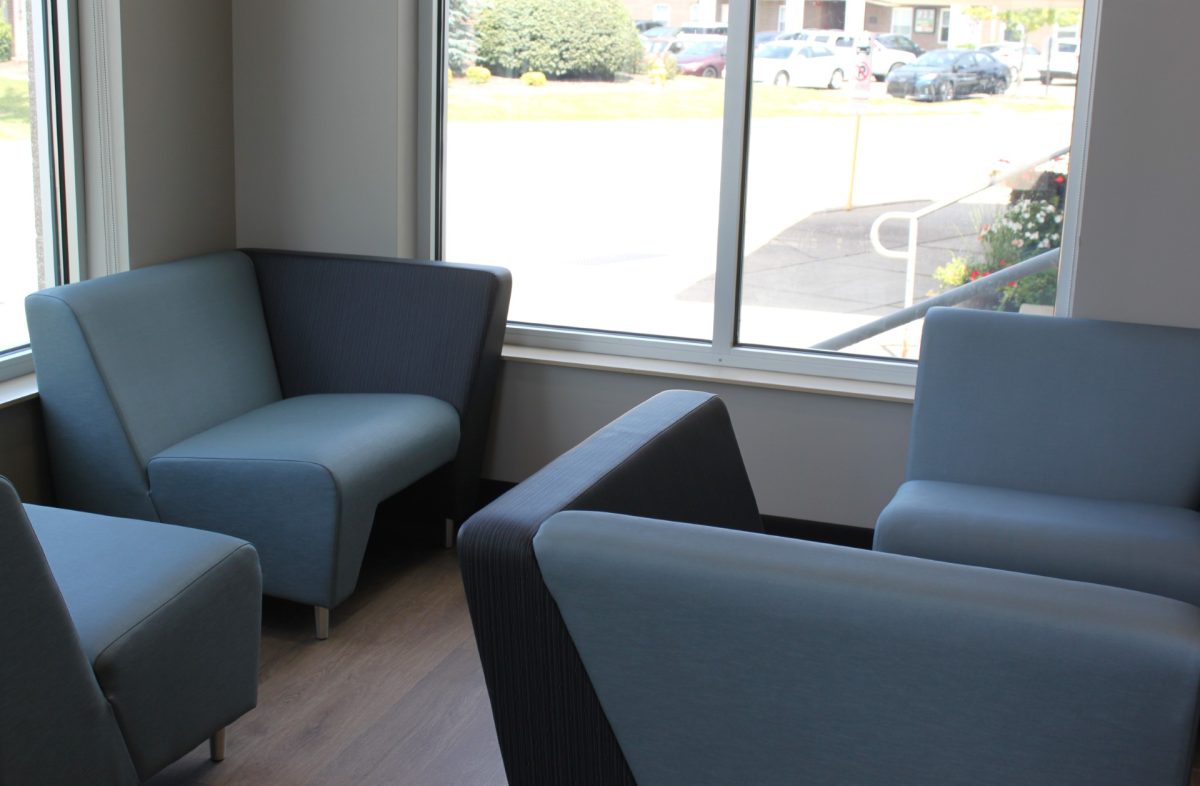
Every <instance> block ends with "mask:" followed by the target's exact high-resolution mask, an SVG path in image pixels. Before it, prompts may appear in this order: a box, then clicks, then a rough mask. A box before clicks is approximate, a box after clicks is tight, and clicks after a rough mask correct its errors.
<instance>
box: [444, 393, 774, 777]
mask: <svg viewBox="0 0 1200 786" xmlns="http://www.w3.org/2000/svg"><path fill="white" fill-rule="evenodd" d="M568 509H574V510H599V511H609V512H617V513H628V514H632V515H640V516H649V517H655V518H668V519H685V520H688V521H695V522H697V523H701V524H708V525H712V526H716V527H723V528H731V529H743V530H750V531H761V528H762V522H761V518H760V516H759V513H758V508H757V505H756V504H755V501H754V494H753V491H752V490H751V488H750V482H749V479H748V477H747V475H746V470H745V466H744V465H743V463H742V458H741V454H740V452H739V451H738V447H737V441H736V439H735V437H734V434H733V427H732V425H731V423H730V421H729V415H728V412H727V411H726V409H725V405H724V404H723V403H722V402H721V401H720V399H718V398H717V397H715V396H712V395H709V394H704V393H696V392H690V391H668V392H666V393H661V394H659V395H657V396H655V397H654V398H652V399H650V400H649V401H646V402H645V403H643V404H641V405H640V406H638V407H636V408H634V409H633V410H631V411H630V412H628V413H626V414H625V415H623V416H621V417H620V418H618V419H617V420H615V421H613V422H612V423H611V424H609V425H608V426H605V427H604V428H603V429H601V430H600V431H598V432H596V433H595V434H594V435H592V436H591V437H590V438H588V439H587V440H585V441H584V442H583V443H581V444H580V445H578V446H577V447H575V448H574V449H572V450H570V451H568V452H567V453H565V454H564V455H562V456H561V457H559V458H558V459H555V460H554V461H553V462H551V463H550V464H549V465H547V466H546V467H545V468H543V469H542V470H540V471H539V472H537V473H536V474H535V475H533V476H532V477H530V478H529V479H528V480H526V481H524V482H523V483H521V484H520V485H518V486H517V487H516V488H514V489H512V490H511V491H509V492H508V493H507V494H505V495H504V496H502V497H500V498H499V499H497V500H496V501H495V502H493V503H492V504H491V505H489V506H488V507H486V508H484V509H483V510H481V511H479V512H478V513H477V514H475V515H474V516H473V517H471V519H470V520H469V521H468V522H467V524H466V525H465V526H464V527H463V529H462V532H461V535H460V538H459V559H460V563H461V566H462V573H463V582H464V584H465V586H466V591H467V601H468V604H469V605H470V608H471V618H472V622H473V624H474V627H475V636H476V641H477V643H478V646H479V653H480V657H481V659H482V661H483V670H484V676H485V677H486V679H487V684H488V691H489V693H490V695H491V699H492V711H493V715H494V717H495V721H496V730H497V734H498V736H499V738H500V747H501V751H502V752H503V754H504V761H505V767H506V770H507V772H508V777H509V780H510V781H511V782H513V783H571V784H621V783H627V784H632V783H633V780H632V776H631V775H630V774H629V769H628V767H627V765H626V764H625V760H624V758H623V757H622V755H621V751H620V748H619V746H618V745H617V743H616V740H615V738H614V737H613V735H612V730H611V729H610V728H609V726H608V721H607V720H606V719H605V717H604V713H603V711H602V710H601V708H600V705H599V703H598V702H597V700H596V696H595V694H594V692H593V691H592V689H591V686H590V683H589V682H588V679H587V674H586V672H585V671H584V669H583V665H582V663H581V661H580V660H579V655H578V653H577V652H576V650H575V647H574V645H573V644H572V643H571V640H570V636H569V635H568V634H567V631H566V628H565V627H564V626H563V622H562V618H561V616H559V613H558V609H557V607H556V606H555V604H554V601H553V599H552V598H551V597H550V595H549V593H548V592H547V590H546V587H545V584H544V583H543V581H542V575H541V571H540V569H539V568H538V564H537V560H536V558H535V556H534V552H533V538H534V536H536V535H537V532H538V529H539V528H540V527H541V525H542V522H544V521H545V520H546V519H548V518H550V517H551V516H553V515H554V514H555V513H558V512H559V511H562V510H568Z"/></svg>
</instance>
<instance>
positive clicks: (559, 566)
mask: <svg viewBox="0 0 1200 786" xmlns="http://www.w3.org/2000/svg"><path fill="white" fill-rule="evenodd" d="M459 553H460V558H461V563H462V571H463V580H464V582H465V585H466V590H467V599H468V602H469V604H470V609H471V618H472V622H473V624H474V627H475V634H476V640H477V642H478V645H479V653H480V657H481V660H482V662H483V668H484V674H485V677H486V679H487V685H488V692H489V695H490V698H491V702H492V711H493V716H494V718H495V721H496V730H497V734H498V737H499V741H500V748H501V751H502V753H503V756H504V763H505V769H506V771H507V775H508V779H509V782H510V783H512V784H513V786H525V785H526V784H566V783H569V784H573V785H576V786H585V785H587V784H595V785H596V786H612V785H613V784H633V783H637V784H640V786H656V785H657V784H688V786H704V785H705V784H712V785H713V786H718V785H720V786H727V785H728V784H740V783H747V784H751V783H752V784H756V786H773V785H774V784H780V785H781V786H782V785H783V784H788V785H789V786H790V784H798V783H803V784H880V783H887V784H912V785H913V786H916V785H917V784H921V785H922V786H925V785H927V784H959V783H972V784H1008V785H1011V784H1067V783H1079V784H1084V783H1086V784H1089V785H1091V786H1095V785H1096V784H1112V785H1113V786H1118V785H1119V786H1128V784H1133V783H1136V784H1140V785H1141V786H1149V785H1150V784H1174V786H1184V784H1187V783H1188V779H1189V772H1190V762H1191V760H1192V753H1193V741H1194V739H1195V731H1196V726H1197V710H1198V709H1200V704H1198V696H1200V609H1198V608H1196V607H1194V606H1192V605H1190V604H1186V603H1181V602H1179V601H1177V600H1172V599H1169V598H1163V597H1157V596H1154V595H1149V594H1145V593H1140V592H1130V591H1127V590H1123V589H1118V588H1114V587H1107V586H1099V585H1095V584H1087V583H1083V582H1073V581H1064V580H1061V579H1054V578H1046V577H1042V576H1032V575H1027V574H1022V573H1013V572H1007V571H999V570H991V569H988V568H982V567H975V566H969V565H957V564H951V563H946V562H938V561H933V560H925V559H915V558H912V557H906V556H899V555H894V554H882V553H879V552H874V551H866V550H858V549H850V548H840V547H836V546H829V545H824V544H819V543H810V542H805V541H799V540H789V539H784V538H779V537H772V536H769V535H766V534H764V533H763V532H762V523H761V519H760V517H759V514H758V510H757V507H756V505H755V501H754V496H753V493H752V492H751V489H750V484H749V481H748V479H747V476H746V472H745V469H744V467H743V465H742V460H741V457H740V455H739V453H738V448H737V443H736V440H735V439H734V434H733V429H732V427H731V425H730V422H729V418H728V415H727V414H726V411H725V408H724V406H723V405H722V403H721V402H720V401H719V400H718V399H716V398H715V397H714V396H710V395H707V394H702V393H691V392H683V391H672V392H668V393H663V394H660V395H659V396H656V397H654V398H652V399H650V400H649V401H647V402H645V403H644V404H642V405H641V406H639V407H637V408H635V409H633V410H631V411H630V412H628V413H626V414H625V415H623V416H622V417H621V418H619V419H617V420H616V421H614V422H613V423H612V424H610V425H608V426H606V427H605V428H603V429H601V430H600V431H598V432H597V433H596V434H594V435H593V436H592V437H590V438H589V439H588V440H586V441H585V442H583V443H582V444H580V445H578V446H577V447H575V448H574V449H572V450H571V451H569V452H568V453H566V454H564V455H563V456H561V457H559V458H558V459H556V460H554V461H553V462H552V463H550V464H549V465H548V466H546V467H545V468H544V469H542V470H541V471H539V472H538V473H536V474H535V475H533V476H532V477H530V478H529V479H528V480H526V481H524V482H523V483H521V484H519V485H518V486H517V487H516V488H514V489H512V490H511V491H510V492H508V493H507V494H505V495H504V496H503V497H501V498H500V499H498V500H496V501H495V502H494V503H492V504H491V505H489V506H488V507H486V508H484V509H483V510H481V511H480V512H479V513H477V514H476V515H475V516H473V517H472V518H471V519H470V520H469V521H468V522H467V523H466V525H465V526H464V527H463V531H462V534H461V539H460V544H459Z"/></svg>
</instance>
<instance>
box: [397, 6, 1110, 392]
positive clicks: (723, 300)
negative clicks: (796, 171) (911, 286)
mask: <svg viewBox="0 0 1200 786" xmlns="http://www.w3.org/2000/svg"><path fill="white" fill-rule="evenodd" d="M1101 3H1102V0H1087V5H1086V9H1085V18H1084V26H1083V30H1084V33H1083V40H1084V42H1085V44H1086V46H1085V47H1084V49H1085V50H1086V52H1085V57H1084V58H1083V60H1082V61H1081V63H1080V76H1079V82H1078V87H1077V99H1076V107H1075V118H1074V130H1073V132H1072V162H1073V166H1072V177H1071V179H1070V183H1069V184H1068V208H1067V213H1066V216H1065V221H1066V227H1067V233H1065V235H1064V239H1063V246H1062V253H1061V259H1060V262H1059V282H1060V284H1059V300H1058V305H1057V307H1056V311H1057V313H1059V314H1062V315H1069V313H1070V311H1069V309H1070V301H1071V293H1072V290H1073V285H1074V270H1075V264H1074V257H1075V249H1076V248H1077V246H1078V237H1077V233H1078V216H1079V212H1080V208H1081V203H1082V183H1083V179H1084V176H1085V174H1086V161H1087V158H1086V152H1087V130H1088V125H1089V124H1088V122H1087V120H1088V118H1089V117H1090V115H1091V82H1092V73H1091V71H1092V62H1093V60H1094V56H1093V53H1092V50H1093V49H1094V47H1095V41H1096V39H1097V37H1098V36H1097V27H1098V20H1099V13H1100V6H1101ZM441 8H442V2H441V0H421V4H420V8H419V34H418V41H419V42H420V51H419V52H418V60H419V63H418V66H419V70H418V106H419V118H420V119H419V123H418V125H419V128H418V156H417V160H418V162H419V168H420V171H419V172H418V186H417V188H418V192H417V196H418V198H417V203H418V210H419V216H418V218H419V221H418V254H420V255H423V256H426V257H427V258H430V259H441V258H443V257H442V242H441V237H440V232H441V225H440V222H439V220H438V217H439V215H440V214H441V212H442V209H443V200H444V195H443V194H442V192H441V187H440V178H439V176H438V173H439V170H440V169H441V168H442V161H443V157H444V146H443V142H442V137H441V134H442V129H443V127H444V118H445V97H444V93H443V83H442V81H441V80H442V79H443V75H444V74H445V65H444V62H443V60H444V48H443V46H442V41H443V40H444V20H442V19H441ZM895 10H900V9H895ZM909 10H910V11H911V9H909ZM893 18H894V17H893ZM753 29H754V20H753V11H752V4H751V3H735V4H732V5H731V6H730V18H729V38H728V41H729V44H728V58H727V65H726V73H725V84H726V88H725V114H724V121H723V122H724V128H723V140H722V152H721V181H720V207H719V211H718V232H717V251H716V253H717V258H716V271H715V285H716V286H715V296H714V302H713V331H712V335H713V339H712V341H711V342H709V341H696V340H685V339H667V338H658V337H654V336H642V335H630V334H625V333H618V332H605V331H597V330H585V329H581V328H570V327H553V326H541V325H529V324H522V323H513V322H510V323H509V325H508V330H507V332H506V334H505V341H506V343H508V344H510V345H516V346H527V347H542V348H546V349H555V350H565V351H570V352H580V353H596V354H602V355H607V356H615V357H622V356H623V357H629V358H649V359H656V360H662V361H676V362H684V363H694V364H703V365H708V366H711V367H713V368H714V374H713V379H714V380H719V379H720V378H721V374H722V372H720V371H719V369H721V368H734V369H748V370H754V371H778V372H784V373H790V374H796V375H803V376H806V377H829V378H835V379H846V380H859V381H864V382H879V383H889V384H901V385H912V384H913V383H914V382H915V380H916V363H915V362H913V361H909V360H900V359H889V358H876V357H866V356H861V355H849V354H844V353H841V352H822V351H818V350H811V349H786V348H764V347H754V346H746V345H739V344H738V343H737V342H736V331H737V322H738V310H739V303H738V292H739V285H740V281H739V279H740V274H741V245H742V237H741V232H742V214H743V209H744V202H745V182H744V169H743V163H744V160H745V152H746V150H747V145H748V141H749V139H748V134H749V125H750V124H749V115H748V111H747V109H748V107H749V93H750V84H751V82H750V54H751V41H752V38H753V32H752V31H753ZM893 30H894V28H893ZM1071 232H1073V233H1075V234H1073V235H1072V234H1070V233H1071Z"/></svg>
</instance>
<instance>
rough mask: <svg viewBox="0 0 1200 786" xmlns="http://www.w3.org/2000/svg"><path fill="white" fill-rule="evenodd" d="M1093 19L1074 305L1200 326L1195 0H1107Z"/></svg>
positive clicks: (1132, 318)
mask: <svg viewBox="0 0 1200 786" xmlns="http://www.w3.org/2000/svg"><path fill="white" fill-rule="evenodd" d="M1100 23H1101V29H1100V39H1099V47H1098V49H1097V52H1098V58H1097V63H1096V72H1095V98H1094V101H1093V110H1092V122H1091V127H1090V143H1089V150H1088V162H1087V177H1086V180H1085V194H1084V198H1083V203H1082V204H1083V215H1082V218H1081V220H1080V224H1079V226H1080V233H1081V237H1080V243H1079V254H1078V260H1079V261H1078V270H1077V273H1076V280H1075V292H1074V305H1073V310H1072V313H1073V314H1075V315H1076V316H1084V317H1096V318H1104V319H1117V320H1122V321H1127V322H1150V323H1154V324H1162V325H1181V326H1186V327H1200V306H1198V305H1197V302H1198V300H1200V235H1198V234H1197V230H1196V226H1197V216H1196V204H1197V200H1196V194H1197V192H1198V191H1200V141H1198V140H1197V133H1196V129H1197V128H1200V102H1197V100H1196V98H1197V90H1196V81H1195V71H1196V69H1195V57H1194V55H1193V52H1194V49H1195V45H1194V39H1195V30H1196V29H1198V28H1200V3H1198V2H1194V1H1193V0H1188V2H1180V0H1139V2H1136V3H1128V2H1121V1H1120V0H1107V2H1105V3H1104V6H1103V12H1102V14H1101V20H1100ZM1150 52H1153V53H1154V54H1153V56H1150V57H1147V56H1146V54H1147V53H1150ZM1075 163H1076V162H1072V164H1073V165H1074V164H1075Z"/></svg>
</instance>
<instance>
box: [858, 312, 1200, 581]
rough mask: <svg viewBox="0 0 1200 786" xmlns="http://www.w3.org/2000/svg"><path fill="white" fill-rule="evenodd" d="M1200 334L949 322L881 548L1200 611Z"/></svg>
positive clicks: (943, 317)
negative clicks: (1091, 585)
mask: <svg viewBox="0 0 1200 786" xmlns="http://www.w3.org/2000/svg"><path fill="white" fill-rule="evenodd" d="M1197 390H1200V331H1197V330H1185V329H1180V328H1168V327H1155V326H1150V325H1135V324H1126V323H1119V322H1103V321H1095V320H1082V319H1062V318H1052V317H1036V316H1025V315H1017V314H999V313H992V312H982V311H971V310H963V309H934V310H932V311H930V313H929V316H928V317H927V318H926V320H925V329H924V338H923V341H922V346H921V364H920V371H919V374H918V378H917V391H916V402H915V406H914V410H913V426H912V437H911V441H910V444H909V455H908V466H907V480H906V482H905V483H904V484H903V485H902V486H901V487H900V489H899V491H898V492H897V493H896V496H895V498H894V499H893V500H892V501H891V503H890V504H889V505H888V506H887V507H886V508H885V509H884V511H883V513H882V514H881V515H880V517H879V522H878V524H877V526H876V529H875V548H876V549H877V550H880V551H888V552H893V553H897V554H907V555H911V556H917V557H926V558H929V559H937V560H944V561H947V562H960V563H965V564H970V565H985V566H989V567H993V568H1002V569H1005V570H1015V571H1021V572H1023V573H1037V574H1041V575H1044V576H1056V577H1059V578H1066V579H1075V580H1078V581H1089V582H1095V583H1098V584H1111V585H1113V586H1117V587H1125V588H1128V589H1135V590H1141V591H1143V592H1152V593H1155V594H1157V595H1165V596H1167V597H1171V598H1177V599H1179V600H1184V601H1187V602H1188V603H1192V604H1197V605H1200V513H1198V512H1197V507H1198V506H1200V411H1198V408H1197V404H1196V391H1197Z"/></svg>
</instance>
